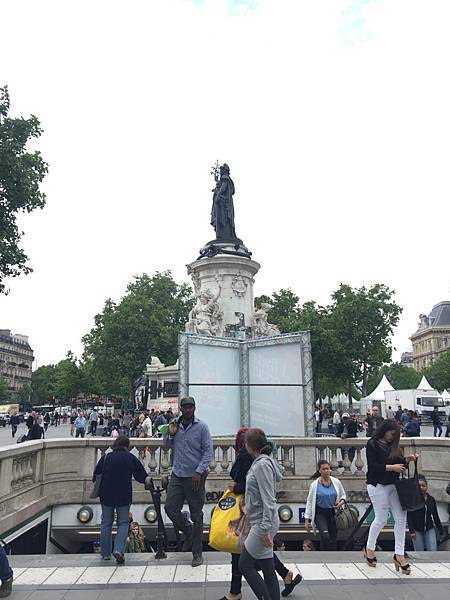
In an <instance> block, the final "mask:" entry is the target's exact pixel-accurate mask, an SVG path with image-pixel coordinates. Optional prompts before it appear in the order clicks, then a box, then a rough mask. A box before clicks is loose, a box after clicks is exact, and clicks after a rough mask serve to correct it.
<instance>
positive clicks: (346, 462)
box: [342, 447, 352, 474]
mask: <svg viewBox="0 0 450 600" xmlns="http://www.w3.org/2000/svg"><path fill="white" fill-rule="evenodd" d="M349 450H350V448H347V447H345V448H342V464H343V466H344V474H349V473H351V472H352V470H351V466H352V462H351V460H350V458H349V456H348V453H349Z"/></svg>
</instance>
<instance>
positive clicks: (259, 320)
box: [252, 302, 280, 337]
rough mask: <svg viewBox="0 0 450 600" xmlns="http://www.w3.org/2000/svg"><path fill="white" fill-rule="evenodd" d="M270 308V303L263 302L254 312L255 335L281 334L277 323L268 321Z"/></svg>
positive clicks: (253, 326) (253, 327)
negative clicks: (273, 323)
mask: <svg viewBox="0 0 450 600" xmlns="http://www.w3.org/2000/svg"><path fill="white" fill-rule="evenodd" d="M269 310H270V304H267V303H266V302H263V303H262V304H261V308H258V309H257V310H255V312H254V313H253V323H252V330H253V335H254V337H267V336H270V335H279V333H280V330H279V329H278V327H277V326H276V325H272V324H271V323H269V322H268V317H267V313H268V312H269Z"/></svg>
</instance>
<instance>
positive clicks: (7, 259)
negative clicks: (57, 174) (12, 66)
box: [0, 86, 48, 293]
mask: <svg viewBox="0 0 450 600" xmlns="http://www.w3.org/2000/svg"><path fill="white" fill-rule="evenodd" d="M9 109H10V100H9V94H8V88H7V87H6V86H5V87H3V88H0V293H6V292H7V289H6V286H5V283H4V280H5V278H6V277H17V276H18V275H20V274H22V273H23V274H27V273H30V272H31V270H32V269H31V268H30V267H29V266H28V265H27V264H26V263H27V260H28V258H27V256H26V255H25V253H24V251H23V250H22V249H21V248H20V247H19V242H20V239H21V237H22V232H21V231H19V228H18V225H17V216H18V214H20V213H22V212H28V213H29V212H31V211H33V210H34V209H36V208H43V206H44V205H45V195H44V194H43V193H42V192H41V191H40V189H39V186H40V183H41V182H42V180H43V179H44V177H45V174H46V173H47V170H48V166H47V163H46V162H44V160H43V159H42V156H41V154H40V152H38V151H35V152H28V151H27V149H26V147H27V143H28V142H29V140H31V139H33V138H38V137H39V136H40V135H41V134H42V129H41V126H40V123H39V121H38V119H37V118H36V117H35V116H33V115H32V116H31V117H30V118H29V119H24V118H23V117H20V118H12V117H10V116H9Z"/></svg>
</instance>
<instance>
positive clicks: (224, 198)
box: [211, 163, 237, 241]
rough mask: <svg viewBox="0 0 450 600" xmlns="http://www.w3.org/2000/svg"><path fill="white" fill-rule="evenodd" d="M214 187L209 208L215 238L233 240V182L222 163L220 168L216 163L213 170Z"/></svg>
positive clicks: (226, 167) (234, 238)
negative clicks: (210, 207)
mask: <svg viewBox="0 0 450 600" xmlns="http://www.w3.org/2000/svg"><path fill="white" fill-rule="evenodd" d="M212 172H213V173H214V179H215V181H216V187H215V188H214V189H213V190H212V191H213V192H214V194H213V205H212V209H211V225H212V226H213V227H214V229H215V231H216V240H223V241H234V240H236V239H237V238H236V231H235V228H234V205H233V194H234V183H233V180H232V179H231V177H230V167H229V166H228V165H227V164H223V165H222V166H221V167H220V168H219V166H218V164H217V163H216V165H215V167H214V169H213V171H212Z"/></svg>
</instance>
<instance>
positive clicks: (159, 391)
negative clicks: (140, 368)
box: [135, 356, 179, 413]
mask: <svg viewBox="0 0 450 600" xmlns="http://www.w3.org/2000/svg"><path fill="white" fill-rule="evenodd" d="M178 380H179V376H178V361H177V362H176V363H175V364H174V365H170V366H167V367H166V365H164V364H163V363H162V362H161V361H160V360H159V358H158V357H157V356H152V357H151V359H150V362H149V364H148V365H147V367H146V369H145V373H144V375H143V376H142V377H140V378H139V379H138V380H137V381H136V382H135V407H136V408H139V409H141V410H143V409H147V410H151V409H152V408H153V409H154V410H168V409H169V408H171V409H172V411H173V412H174V413H177V412H178Z"/></svg>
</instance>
